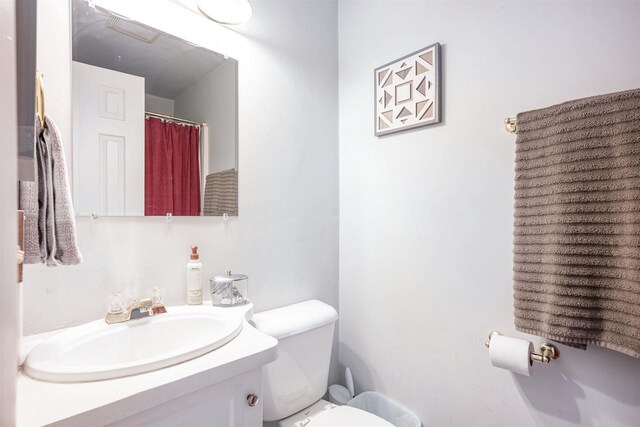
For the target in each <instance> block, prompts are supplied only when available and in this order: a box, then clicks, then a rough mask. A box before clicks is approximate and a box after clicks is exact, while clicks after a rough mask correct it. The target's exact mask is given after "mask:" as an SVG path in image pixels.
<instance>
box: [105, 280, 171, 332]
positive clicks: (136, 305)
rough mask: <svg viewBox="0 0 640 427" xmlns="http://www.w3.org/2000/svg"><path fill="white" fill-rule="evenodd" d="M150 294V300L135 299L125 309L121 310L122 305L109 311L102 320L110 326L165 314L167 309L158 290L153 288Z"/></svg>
mask: <svg viewBox="0 0 640 427" xmlns="http://www.w3.org/2000/svg"><path fill="white" fill-rule="evenodd" d="M151 293H152V297H151V298H143V299H137V300H135V301H134V302H133V304H131V305H130V306H129V307H127V308H126V309H122V305H120V307H119V309H116V310H112V309H109V311H108V312H107V316H106V317H105V318H104V320H105V322H107V323H108V324H110V325H111V324H112V323H123V322H128V321H130V320H135V319H142V318H143V317H150V316H155V315H158V314H162V313H166V312H167V309H166V307H165V306H164V304H163V303H162V296H161V294H160V290H159V289H157V288H153V289H152V290H151Z"/></svg>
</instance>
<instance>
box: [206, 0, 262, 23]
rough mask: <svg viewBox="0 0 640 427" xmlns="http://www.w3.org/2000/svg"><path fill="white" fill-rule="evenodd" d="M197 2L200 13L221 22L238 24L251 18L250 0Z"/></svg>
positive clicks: (208, 0) (207, 0)
mask: <svg viewBox="0 0 640 427" xmlns="http://www.w3.org/2000/svg"><path fill="white" fill-rule="evenodd" d="M196 4H197V5H198V9H199V10H200V13H202V14H203V15H204V16H206V17H207V18H209V19H211V20H212V21H215V22H217V23H219V24H225V25H236V24H242V23H245V22H247V21H248V20H249V19H251V14H252V9H251V4H250V3H249V0H196Z"/></svg>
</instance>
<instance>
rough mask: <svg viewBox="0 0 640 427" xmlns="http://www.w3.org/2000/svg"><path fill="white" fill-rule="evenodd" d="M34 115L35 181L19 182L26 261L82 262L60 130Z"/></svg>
mask: <svg viewBox="0 0 640 427" xmlns="http://www.w3.org/2000/svg"><path fill="white" fill-rule="evenodd" d="M45 123H46V126H45V127H44V129H42V128H41V127H40V121H39V120H38V119H37V118H36V135H38V137H37V138H36V147H35V181H34V182H21V183H20V208H21V209H22V210H24V211H25V225H24V227H25V231H24V235H25V263H26V264H34V263H45V264H47V265H48V266H56V265H74V264H79V263H80V262H82V254H81V253H80V251H79V249H78V242H77V236H76V223H75V216H74V212H73V205H72V203H71V189H70V187H69V181H68V178H67V166H66V163H65V158H64V149H63V146H62V140H61V139H60V131H59V130H58V128H57V127H56V125H55V123H53V121H52V120H51V119H50V118H49V117H45Z"/></svg>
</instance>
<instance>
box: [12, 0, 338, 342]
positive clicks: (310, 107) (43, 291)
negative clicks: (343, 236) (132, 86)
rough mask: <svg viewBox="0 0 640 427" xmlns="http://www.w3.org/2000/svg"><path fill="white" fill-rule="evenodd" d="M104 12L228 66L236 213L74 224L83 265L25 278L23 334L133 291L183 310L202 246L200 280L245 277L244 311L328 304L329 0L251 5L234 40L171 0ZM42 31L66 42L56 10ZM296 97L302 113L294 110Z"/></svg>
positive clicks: (332, 156)
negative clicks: (235, 112)
mask: <svg viewBox="0 0 640 427" xmlns="http://www.w3.org/2000/svg"><path fill="white" fill-rule="evenodd" d="M55 3H56V5H58V6H59V7H60V9H64V7H61V6H60V4H61V3H62V2H55ZM96 3H98V2H96ZM191 3H192V2H190V4H191ZM113 4H114V5H115V6H114V7H115V8H116V11H117V12H120V13H122V14H123V15H128V16H130V17H132V18H134V19H138V20H141V21H144V22H146V23H148V24H149V25H152V26H155V27H157V28H160V29H163V30H165V31H169V32H172V33H174V34H176V35H177V36H179V37H183V38H188V39H190V40H192V41H193V42H194V43H196V44H199V45H201V46H204V47H208V48H211V49H213V50H216V51H219V52H223V53H227V54H229V55H230V56H233V57H234V58H236V59H238V61H239V63H240V64H241V66H240V67H239V76H238V79H239V87H240V90H239V102H238V104H239V123H240V134H239V140H240V141H239V150H240V156H239V157H240V170H241V171H242V172H241V174H240V183H239V184H240V199H239V203H240V212H241V215H240V216H239V217H237V218H233V219H230V220H229V221H228V222H225V221H224V220H223V219H222V218H208V217H207V218H174V219H173V221H172V222H171V223H170V224H168V223H167V221H166V220H165V219H163V218H99V219H98V220H96V221H93V220H92V219H90V218H78V220H77V225H78V238H79V245H80V248H81V250H82V253H83V255H84V262H83V264H82V265H80V266H74V267H58V268H45V267H41V266H28V267H27V269H26V272H25V284H24V328H25V334H30V333H34V332H39V331H45V330H50V329H56V328H60V327H64V326H68V325H73V324H78V323H82V322H86V321H88V320H92V319H98V318H100V317H103V316H104V314H105V309H106V301H107V296H108V295H109V293H111V292H114V291H116V290H117V289H119V288H129V289H131V290H132V291H134V292H139V293H142V292H144V291H145V289H146V288H148V287H151V286H162V287H165V288H166V289H167V302H168V303H169V304H180V303H184V302H185V301H186V297H185V294H186V290H185V289H186V288H185V278H184V276H185V273H184V271H185V264H186V262H187V261H188V255H189V247H190V246H191V245H192V244H197V245H199V246H200V253H201V259H202V261H203V263H204V277H209V276H211V275H212V274H213V273H214V272H221V271H222V272H224V271H226V270H227V269H231V270H233V271H236V272H241V273H246V274H248V275H249V278H250V283H249V286H250V289H249V293H250V298H251V299H252V300H253V301H254V302H255V306H256V310H265V309H269V308H273V307H278V306H282V305H286V304H290V303H294V302H298V301H303V300H305V299H310V298H318V299H321V300H323V301H326V302H328V303H330V304H332V305H333V306H335V307H337V303H338V288H337V286H338V270H337V264H338V260H337V256H338V255H337V250H338V199H337V190H338V171H337V155H338V153H337V151H338V146H337V115H336V109H337V88H338V81H337V57H336V49H337V4H336V2H335V1H324V0H318V1H305V2H299V1H269V2H262V1H253V2H252V4H253V9H254V14H253V18H252V19H251V21H250V22H249V23H248V24H246V25H244V26H239V27H237V28H236V29H235V30H234V31H229V30H223V29H221V27H219V26H217V25H216V24H214V23H213V22H211V21H209V20H207V19H205V18H202V17H201V16H200V15H198V14H197V13H196V12H194V11H192V10H190V9H187V8H186V7H183V6H181V5H179V4H177V3H176V2H175V1H163V2H159V1H157V0H155V1H152V0H149V1H146V2H145V1H136V2H130V1H128V0H123V1H121V2H117V1H116V2H113ZM151 6H153V10H154V13H153V14H149V13H148V10H149V7H151ZM128 8H131V9H128ZM135 8H139V9H135ZM65 17H67V19H65ZM169 17H170V18H171V19H169ZM40 24H42V26H46V27H48V28H49V29H50V30H51V31H55V32H56V37H54V38H53V39H54V40H55V42H56V43H58V42H59V40H60V39H65V34H67V35H68V33H69V29H68V26H69V21H68V11H67V14H64V13H60V14H56V15H54V16H53V18H51V19H47V20H41V21H40ZM218 43H220V44H218ZM66 46H68V43H67V44H66ZM58 54H59V56H58V57H55V58H51V59H52V60H53V61H55V62H47V64H44V63H43V62H44V61H40V62H41V66H42V67H44V66H45V65H46V67H47V69H49V70H52V69H54V68H55V66H56V64H57V66H59V67H61V68H62V69H65V70H67V72H68V64H67V62H66V61H65V60H64V58H68V54H67V51H64V50H62V51H60V52H59V53H58ZM61 58H62V59H61ZM39 59H42V58H39ZM45 73H46V72H45ZM50 73H51V72H50ZM61 78H62V79H63V80H64V81H66V79H67V77H66V75H64V74H63V76H62V77H61ZM48 79H49V77H48ZM48 86H49V87H48V88H47V90H48V92H47V93H48V94H49V92H51V95H50V96H51V97H52V98H53V97H56V98H59V101H58V102H59V104H58V105H57V107H58V109H57V110H56V111H55V115H53V112H52V116H53V118H54V120H56V122H65V123H66V122H69V120H70V118H71V106H70V104H69V99H70V98H69V96H68V94H67V96H66V97H63V96H62V95H60V96H59V97H58V96H57V94H56V93H55V91H56V89H57V86H56V84H54V83H53V80H52V83H51V84H49V85H48ZM283 88H287V89H288V90H287V91H285V90H283ZM65 91H66V90H65V89H63V93H64V92H65ZM52 98H48V99H52ZM302 101H304V102H305V108H304V109H299V108H294V107H297V106H298V105H300V103H301V102H302ZM267 106H268V107H267ZM319 122H321V123H323V126H322V127H319V126H318V125H317V124H318V123H319ZM64 135H68V134H64ZM70 152H71V151H70V150H67V155H68V154H69V153H70ZM205 286H206V284H205Z"/></svg>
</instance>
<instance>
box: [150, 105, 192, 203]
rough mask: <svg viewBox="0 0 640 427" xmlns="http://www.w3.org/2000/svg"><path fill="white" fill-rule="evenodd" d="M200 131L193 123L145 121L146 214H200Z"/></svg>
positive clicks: (151, 119)
mask: <svg viewBox="0 0 640 427" xmlns="http://www.w3.org/2000/svg"><path fill="white" fill-rule="evenodd" d="M199 133H200V130H199V128H198V127H196V126H186V125H181V124H177V123H171V122H164V121H162V120H160V119H156V118H153V117H149V118H147V119H146V120H145V137H144V139H145V144H144V146H145V153H144V154H145V155H144V166H145V170H144V214H145V215H166V214H167V213H171V214H172V215H179V216H198V215H200V157H199V152H200V143H199V140H200V138H199V136H200V135H199Z"/></svg>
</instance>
